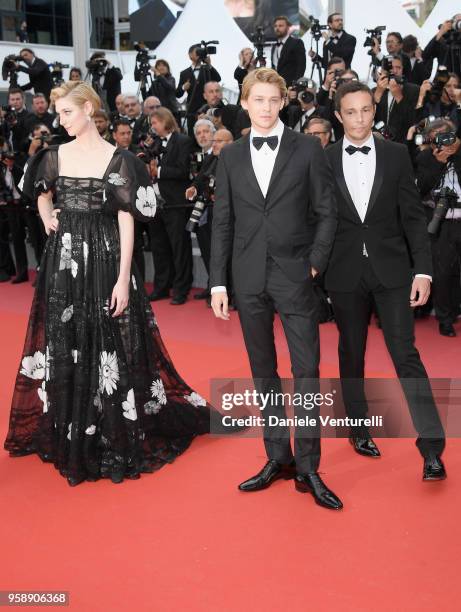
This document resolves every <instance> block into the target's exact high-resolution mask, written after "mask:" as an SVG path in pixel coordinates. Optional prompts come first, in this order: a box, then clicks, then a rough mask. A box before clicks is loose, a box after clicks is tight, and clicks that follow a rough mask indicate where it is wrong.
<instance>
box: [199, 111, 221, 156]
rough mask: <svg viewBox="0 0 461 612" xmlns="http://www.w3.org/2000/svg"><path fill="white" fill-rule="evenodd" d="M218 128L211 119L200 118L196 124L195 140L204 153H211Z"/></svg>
mask: <svg viewBox="0 0 461 612" xmlns="http://www.w3.org/2000/svg"><path fill="white" fill-rule="evenodd" d="M215 132H216V129H215V127H214V125H213V122H212V121H210V120H209V119H199V120H198V121H197V122H196V124H195V125H194V137H195V141H196V143H197V144H198V146H199V147H200V151H201V153H202V155H209V154H210V153H211V148H212V145H213V137H214V134H215Z"/></svg>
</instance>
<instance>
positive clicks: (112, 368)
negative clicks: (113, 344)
mask: <svg viewBox="0 0 461 612" xmlns="http://www.w3.org/2000/svg"><path fill="white" fill-rule="evenodd" d="M119 379H120V375H119V373H118V361H117V354H116V353H115V352H113V353H108V352H107V351H102V353H101V356H100V363H99V390H100V391H101V392H103V391H105V392H106V393H107V395H112V393H113V392H114V391H115V389H117V381H118V380H119Z"/></svg>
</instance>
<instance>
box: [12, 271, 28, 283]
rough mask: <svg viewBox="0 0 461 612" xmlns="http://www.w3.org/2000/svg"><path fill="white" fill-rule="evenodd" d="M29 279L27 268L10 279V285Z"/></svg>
mask: <svg viewBox="0 0 461 612" xmlns="http://www.w3.org/2000/svg"><path fill="white" fill-rule="evenodd" d="M28 280H29V274H28V273H27V270H26V271H25V272H20V273H19V274H18V275H17V276H16V278H14V279H13V280H12V281H11V284H12V285H18V284H19V283H27V281H28Z"/></svg>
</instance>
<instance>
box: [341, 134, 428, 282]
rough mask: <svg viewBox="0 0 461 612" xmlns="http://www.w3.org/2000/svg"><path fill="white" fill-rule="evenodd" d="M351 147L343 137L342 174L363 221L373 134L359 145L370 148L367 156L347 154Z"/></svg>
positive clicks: (373, 165)
mask: <svg viewBox="0 0 461 612" xmlns="http://www.w3.org/2000/svg"><path fill="white" fill-rule="evenodd" d="M349 145H352V146H353V147H355V146H357V145H355V144H354V143H352V142H351V141H350V140H348V139H347V136H344V140H343V172H344V179H345V181H346V185H347V189H348V190H349V193H350V195H351V198H352V201H353V203H354V206H355V208H356V209H357V213H358V215H359V217H360V219H361V220H362V223H363V221H364V220H365V216H366V214H367V210H368V204H369V202H370V196H371V190H372V188H373V182H374V180H375V174H376V147H375V140H374V137H373V134H370V136H369V137H368V139H367V140H366V141H365V142H364V143H362V144H361V146H362V147H370V150H369V151H368V154H365V153H361V152H360V151H356V152H355V153H353V154H352V155H350V154H349V153H347V151H346V148H347V147H348V146H349ZM363 255H364V256H365V257H368V252H367V247H366V244H365V243H363ZM416 276H417V277H422V278H428V279H429V280H432V277H431V276H429V275H427V274H416Z"/></svg>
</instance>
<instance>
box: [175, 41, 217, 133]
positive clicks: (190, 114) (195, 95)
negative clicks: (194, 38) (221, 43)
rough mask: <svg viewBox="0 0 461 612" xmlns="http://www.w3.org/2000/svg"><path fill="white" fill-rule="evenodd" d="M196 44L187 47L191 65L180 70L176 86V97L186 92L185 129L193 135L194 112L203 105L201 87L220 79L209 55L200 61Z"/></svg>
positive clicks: (180, 96)
mask: <svg viewBox="0 0 461 612" xmlns="http://www.w3.org/2000/svg"><path fill="white" fill-rule="evenodd" d="M197 48H198V45H192V46H191V47H190V48H189V58H190V61H191V62H192V65H191V66H189V68H186V69H185V70H182V71H181V73H180V75H179V83H178V87H177V88H176V97H177V98H182V96H183V95H184V93H186V92H187V111H186V113H187V114H186V117H187V129H188V132H189V136H191V137H192V138H193V136H194V123H195V121H196V113H197V111H198V109H199V108H200V107H201V106H203V89H204V87H205V83H207V82H208V81H220V80H221V76H220V74H219V72H218V71H217V70H216V68H214V67H213V66H212V65H211V60H210V56H207V58H206V60H205V61H204V62H202V61H201V60H200V58H199V56H198V54H197Z"/></svg>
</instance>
